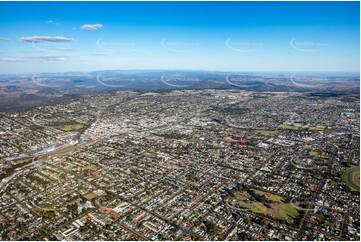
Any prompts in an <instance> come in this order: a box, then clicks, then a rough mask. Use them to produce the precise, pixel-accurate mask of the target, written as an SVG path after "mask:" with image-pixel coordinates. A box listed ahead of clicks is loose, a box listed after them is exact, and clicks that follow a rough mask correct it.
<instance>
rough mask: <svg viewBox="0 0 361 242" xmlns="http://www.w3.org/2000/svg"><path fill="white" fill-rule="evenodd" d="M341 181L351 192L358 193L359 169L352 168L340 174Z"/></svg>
mask: <svg viewBox="0 0 361 242" xmlns="http://www.w3.org/2000/svg"><path fill="white" fill-rule="evenodd" d="M341 179H342V181H343V182H344V183H345V184H346V186H347V187H348V188H349V189H350V190H351V191H358V192H359V191H360V167H359V166H353V167H350V168H347V169H346V170H344V171H343V172H342V176H341Z"/></svg>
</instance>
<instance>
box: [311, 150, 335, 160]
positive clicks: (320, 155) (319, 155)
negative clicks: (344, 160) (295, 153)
mask: <svg viewBox="0 0 361 242" xmlns="http://www.w3.org/2000/svg"><path fill="white" fill-rule="evenodd" d="M308 154H309V155H310V156H314V157H318V158H323V159H329V158H330V157H329V156H328V155H324V154H321V153H319V152H317V151H314V150H311V151H310V152H308Z"/></svg>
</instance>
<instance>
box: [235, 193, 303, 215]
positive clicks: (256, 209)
mask: <svg viewBox="0 0 361 242" xmlns="http://www.w3.org/2000/svg"><path fill="white" fill-rule="evenodd" d="M254 191H255V193H257V194H258V195H265V197H266V199H267V200H269V201H270V207H266V206H265V205H264V204H263V203H261V202H256V201H251V200H250V198H251V197H252V196H251V195H250V194H249V193H248V192H246V191H236V192H235V193H233V194H232V195H231V196H230V198H229V201H230V204H231V205H232V206H235V207H239V208H246V209H250V210H251V211H252V212H253V213H258V214H264V215H270V216H272V217H275V218H278V219H282V220H285V221H292V220H293V219H294V218H296V217H297V216H298V211H297V209H296V208H295V207H293V206H292V205H291V204H290V203H284V202H282V197H281V196H278V195H275V194H268V193H265V192H263V191H259V190H255V189H254Z"/></svg>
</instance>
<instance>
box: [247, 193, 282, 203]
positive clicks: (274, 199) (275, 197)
mask: <svg viewBox="0 0 361 242" xmlns="http://www.w3.org/2000/svg"><path fill="white" fill-rule="evenodd" d="M254 191H255V192H256V193H257V194H259V195H265V196H266V198H267V199H268V200H270V201H272V202H281V201H282V197H281V196H278V195H274V194H270V193H265V192H262V191H259V190H254Z"/></svg>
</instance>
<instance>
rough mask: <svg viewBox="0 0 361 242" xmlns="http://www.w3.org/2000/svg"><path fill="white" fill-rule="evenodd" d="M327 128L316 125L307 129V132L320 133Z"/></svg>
mask: <svg viewBox="0 0 361 242" xmlns="http://www.w3.org/2000/svg"><path fill="white" fill-rule="evenodd" d="M326 128H327V126H326V125H317V126H315V127H309V128H308V130H311V131H322V130H325V129H326Z"/></svg>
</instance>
